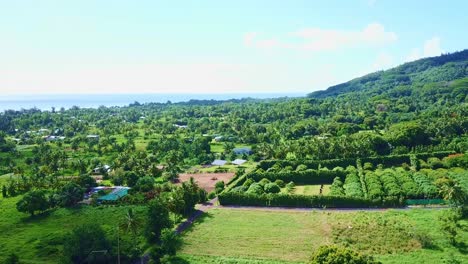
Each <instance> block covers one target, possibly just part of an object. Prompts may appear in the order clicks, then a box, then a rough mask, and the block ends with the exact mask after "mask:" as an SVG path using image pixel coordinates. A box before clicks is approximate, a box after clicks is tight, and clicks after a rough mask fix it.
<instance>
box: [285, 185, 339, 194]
mask: <svg viewBox="0 0 468 264" xmlns="http://www.w3.org/2000/svg"><path fill="white" fill-rule="evenodd" d="M330 186H331V185H323V191H322V194H323V195H327V194H328V193H329V192H330ZM293 194H302V195H319V194H320V185H297V186H296V187H294V190H293Z"/></svg>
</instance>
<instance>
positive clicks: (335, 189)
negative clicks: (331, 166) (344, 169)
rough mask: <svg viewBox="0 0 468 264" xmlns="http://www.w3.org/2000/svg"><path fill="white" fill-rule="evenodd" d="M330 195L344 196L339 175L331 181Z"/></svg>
mask: <svg viewBox="0 0 468 264" xmlns="http://www.w3.org/2000/svg"><path fill="white" fill-rule="evenodd" d="M330 195H331V196H344V195H345V191H344V188H343V182H342V181H341V179H340V178H339V177H336V178H335V179H333V183H332V185H331V187H330Z"/></svg>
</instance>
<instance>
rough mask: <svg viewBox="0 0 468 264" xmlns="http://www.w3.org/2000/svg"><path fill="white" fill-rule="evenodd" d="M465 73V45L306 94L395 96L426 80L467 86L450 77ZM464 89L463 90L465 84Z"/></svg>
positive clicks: (467, 54) (467, 63)
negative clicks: (462, 48)
mask: <svg viewBox="0 0 468 264" xmlns="http://www.w3.org/2000/svg"><path fill="white" fill-rule="evenodd" d="M465 77H468V49H466V50H463V51H460V52H455V53H451V54H444V55H441V56H438V57H431V58H424V59H420V60H416V61H413V62H409V63H405V64H402V65H400V66H398V67H395V68H392V69H389V70H386V71H378V72H374V73H371V74H368V75H365V76H362V77H359V78H356V79H353V80H351V81H348V82H345V83H342V84H338V85H335V86H331V87H329V88H328V89H326V90H323V91H316V92H313V93H311V94H309V97H313V98H325V97H336V96H339V95H343V94H347V93H354V92H357V93H359V94H361V95H368V96H375V95H379V94H383V93H388V94H390V95H394V96H398V95H401V94H402V95H408V93H411V91H412V90H413V89H416V88H422V87H424V86H425V85H427V84H435V86H437V87H439V88H443V87H449V88H450V89H455V88H456V87H458V86H460V85H461V86H462V87H466V84H467V83H468V81H467V80H466V79H465V80H464V81H461V82H458V84H457V85H455V86H453V84H452V81H454V80H457V79H462V78H465ZM463 84H464V85H463ZM432 86H434V85H432ZM459 89H460V88H459ZM464 92H465V94H466V88H465V90H464Z"/></svg>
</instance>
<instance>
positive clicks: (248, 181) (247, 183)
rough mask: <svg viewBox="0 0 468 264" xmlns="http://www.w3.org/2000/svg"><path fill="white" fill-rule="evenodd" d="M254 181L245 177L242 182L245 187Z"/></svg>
mask: <svg viewBox="0 0 468 264" xmlns="http://www.w3.org/2000/svg"><path fill="white" fill-rule="evenodd" d="M254 182H255V181H254V180H253V179H250V178H249V179H247V180H246V181H245V182H244V184H243V185H244V186H246V187H247V188H248V187H249V186H250V185H251V184H252V183H254Z"/></svg>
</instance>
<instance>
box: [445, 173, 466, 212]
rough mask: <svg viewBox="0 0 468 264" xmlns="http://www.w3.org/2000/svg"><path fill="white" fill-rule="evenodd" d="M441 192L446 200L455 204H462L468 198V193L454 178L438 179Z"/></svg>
mask: <svg viewBox="0 0 468 264" xmlns="http://www.w3.org/2000/svg"><path fill="white" fill-rule="evenodd" d="M438 185H439V186H440V187H439V193H440V194H441V195H442V198H444V200H446V201H448V202H449V203H450V204H452V205H454V206H460V205H463V204H464V203H465V201H466V200H467V194H466V193H465V191H464V190H463V188H462V187H461V186H460V184H459V183H458V182H456V181H454V180H453V179H448V178H442V179H440V180H439V181H438Z"/></svg>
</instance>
